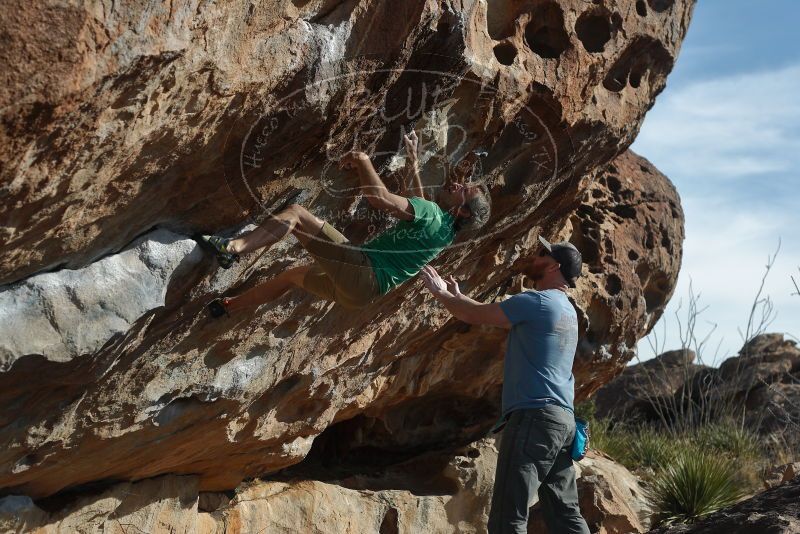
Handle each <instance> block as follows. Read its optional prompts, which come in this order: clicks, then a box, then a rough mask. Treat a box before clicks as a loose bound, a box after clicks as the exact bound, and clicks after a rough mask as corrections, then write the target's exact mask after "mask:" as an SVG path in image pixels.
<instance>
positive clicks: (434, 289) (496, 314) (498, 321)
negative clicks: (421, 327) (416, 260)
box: [420, 265, 512, 328]
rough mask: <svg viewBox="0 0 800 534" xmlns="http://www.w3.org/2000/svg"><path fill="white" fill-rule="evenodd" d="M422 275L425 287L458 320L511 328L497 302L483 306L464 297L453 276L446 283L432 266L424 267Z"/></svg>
mask: <svg viewBox="0 0 800 534" xmlns="http://www.w3.org/2000/svg"><path fill="white" fill-rule="evenodd" d="M420 273H421V275H422V280H423V282H425V287H427V288H428V290H429V291H430V292H431V294H432V295H433V296H434V297H436V300H438V301H439V302H441V303H442V304H444V306H445V308H447V309H448V311H449V312H450V313H452V314H453V316H454V317H455V318H456V319H460V320H461V321H464V322H465V323H469V324H485V325H489V326H500V327H503V328H511V326H512V325H511V321H509V320H508V317H506V314H505V312H504V311H503V310H502V309H501V308H500V304H498V303H496V302H494V303H489V304H483V303H481V302H478V301H476V300H472V299H471V298H469V297H468V296H466V295H462V294H461V291H460V290H459V289H458V283H457V282H456V281H455V279H454V278H453V277H452V276H450V277H449V279H448V280H447V282H445V281H444V280H443V279H442V277H441V276H439V273H437V272H436V269H434V268H433V267H431V266H430V265H426V266H425V267H423V268H422V271H421V272H420Z"/></svg>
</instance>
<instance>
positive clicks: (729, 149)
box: [634, 65, 800, 179]
mask: <svg viewBox="0 0 800 534" xmlns="http://www.w3.org/2000/svg"><path fill="white" fill-rule="evenodd" d="M799 87H800V65H792V66H790V67H786V68H782V69H780V70H776V71H765V72H756V73H748V74H743V75H737V76H729V77H724V78H719V79H713V80H708V81H701V82H697V83H694V84H690V85H688V86H686V87H683V88H679V89H676V90H674V91H671V90H670V88H668V89H667V91H665V93H664V94H663V95H662V96H661V97H660V98H659V99H658V102H657V104H656V106H655V107H654V108H653V110H651V111H650V113H649V114H648V116H647V118H646V119H645V122H644V126H643V127H642V131H641V134H640V135H639V137H638V138H637V140H636V143H635V144H634V149H635V150H637V151H638V152H640V153H642V154H644V155H646V156H647V157H648V158H650V159H651V160H653V161H654V162H655V163H656V164H657V165H660V166H661V168H662V170H663V171H665V172H666V173H667V174H668V175H672V174H676V173H680V174H689V175H694V176H702V177H704V178H705V179H709V178H717V179H725V178H731V177H739V176H745V175H754V174H763V173H769V172H775V171H780V170H787V169H792V168H797V166H798V164H800V138H798V134H797V132H798V124H800V100H798V99H797V89H798V88H799Z"/></svg>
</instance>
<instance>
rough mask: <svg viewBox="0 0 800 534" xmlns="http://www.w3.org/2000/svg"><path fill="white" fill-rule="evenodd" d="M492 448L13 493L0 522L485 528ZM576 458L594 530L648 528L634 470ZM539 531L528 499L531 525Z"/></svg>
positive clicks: (189, 527) (226, 529)
mask: <svg viewBox="0 0 800 534" xmlns="http://www.w3.org/2000/svg"><path fill="white" fill-rule="evenodd" d="M499 435H502V434H499ZM498 446H499V443H496V441H495V439H494V438H485V439H481V440H478V441H476V442H474V443H472V444H470V445H468V446H466V447H463V448H459V449H456V450H453V451H447V452H444V451H442V452H431V453H428V454H425V455H420V456H419V457H417V458H414V459H412V460H410V461H408V462H405V463H402V464H399V465H397V466H394V467H392V468H391V469H389V470H387V471H386V472H384V473H382V475H381V477H373V476H369V475H358V476H351V477H348V478H346V479H339V480H336V479H331V480H328V481H320V480H310V479H289V480H286V481H259V480H255V481H251V482H249V483H246V484H243V485H241V486H240V487H238V488H237V489H236V491H235V492H230V493H227V494H226V493H198V491H197V481H198V479H197V477H195V476H174V475H164V476H161V477H156V478H152V479H147V480H145V481H142V482H134V483H130V482H125V483H121V484H117V485H114V486H111V487H109V488H108V489H106V490H105V491H102V492H97V493H95V494H92V495H84V496H83V497H81V498H79V499H75V500H72V501H70V502H68V503H66V504H63V503H62V504H61V509H60V510H58V511H57V512H53V513H48V512H46V511H44V510H42V509H41V508H39V507H38V506H36V505H35V504H33V503H32V502H31V501H30V500H29V499H27V500H26V499H17V500H16V501H14V502H6V503H3V504H0V529H7V530H9V531H12V532H14V531H18V532H35V533H36V534H66V533H71V532H76V531H82V532H97V531H101V532H108V533H120V534H124V533H126V532H130V531H131V530H132V529H135V531H137V532H148V533H161V532H173V533H186V534H189V533H196V534H222V533H226V534H240V533H241V534H256V533H259V532H270V533H272V532H275V533H295V532H304V533H309V534H311V533H314V534H339V533H342V534H345V533H346V534H363V533H368V532H376V533H379V534H390V533H399V532H407V533H423V532H429V533H434V532H464V533H469V532H473V533H477V532H485V531H486V529H485V525H486V520H487V518H488V514H489V507H490V503H491V490H492V484H493V481H494V469H495V463H496V462H497V447H498ZM576 465H577V472H578V484H579V487H580V491H581V507H582V510H583V513H584V516H585V517H586V519H587V522H588V523H589V525H590V528H591V529H592V532H601V533H603V534H606V533H608V534H612V533H618V534H622V533H631V532H644V531H645V527H644V526H643V523H642V520H643V519H644V517H645V515H646V513H647V509H646V505H645V503H644V499H643V489H642V486H641V484H640V483H639V481H638V480H637V479H636V477H635V476H634V475H632V474H631V473H630V472H628V471H627V470H626V469H625V468H624V467H622V466H620V465H618V464H616V463H614V462H612V461H611V460H609V459H607V458H605V457H604V456H602V455H601V454H599V453H594V452H590V454H589V456H587V457H586V459H584V460H583V461H582V462H581V463H580V464H576ZM386 485H393V486H394V487H395V488H396V489H389V488H385V486H386ZM6 499H7V500H8V499H9V498H6ZM0 502H2V501H0ZM12 510H13V513H12ZM644 524H645V525H646V522H645V523H644ZM542 528H543V524H542V523H541V518H540V516H539V513H538V507H537V505H536V501H534V503H533V508H532V511H531V522H530V524H529V530H530V532H541V531H542V530H541V529H542Z"/></svg>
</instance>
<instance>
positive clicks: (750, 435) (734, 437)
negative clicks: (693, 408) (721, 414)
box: [696, 421, 762, 460]
mask: <svg viewBox="0 0 800 534" xmlns="http://www.w3.org/2000/svg"><path fill="white" fill-rule="evenodd" d="M696 439H697V441H698V442H699V443H700V444H701V445H703V446H705V447H707V448H708V449H710V450H713V451H717V452H719V453H722V454H727V455H728V456H730V457H733V458H739V459H741V460H751V459H755V458H757V457H759V456H760V451H761V450H762V446H761V444H760V442H759V440H760V438H759V436H758V434H756V433H755V432H753V431H752V430H750V429H748V428H745V427H743V426H742V425H740V424H737V423H736V422H734V421H722V422H719V423H713V424H710V425H706V426H704V427H702V428H700V429H699V432H698V433H697V438H696Z"/></svg>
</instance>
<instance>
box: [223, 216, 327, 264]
mask: <svg viewBox="0 0 800 534" xmlns="http://www.w3.org/2000/svg"><path fill="white" fill-rule="evenodd" d="M322 224H323V221H322V219H320V218H318V217H316V216H315V215H314V214H313V213H311V212H310V211H308V210H307V209H305V208H304V207H303V206H301V205H299V204H291V205H290V206H289V207H287V208H286V209H285V210H283V211H281V212H280V213H277V214H275V215H273V216H272V217H270V218H269V219H267V220H266V221H264V223H263V224H262V225H261V226H259V227H258V228H256V229H255V230H253V231H252V232H250V233H248V234H245V235H243V236H241V237H239V238H237V239H232V240H231V241H230V242H229V243H228V245H227V250H228V251H229V252H232V253H235V254H244V253H247V252H250V251H253V250H256V249H259V248H261V247H271V246H272V245H274V244H275V243H277V242H278V241H280V240H281V239H283V238H284V237H286V235H287V234H289V232H291V233H293V234H294V235H295V237H297V239H298V240H299V241H300V243H301V244H303V245H305V244H306V242H307V241H308V239H309V237H310V236H314V235H316V234H317V233H318V232H319V231H320V229H321V228H322Z"/></svg>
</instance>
